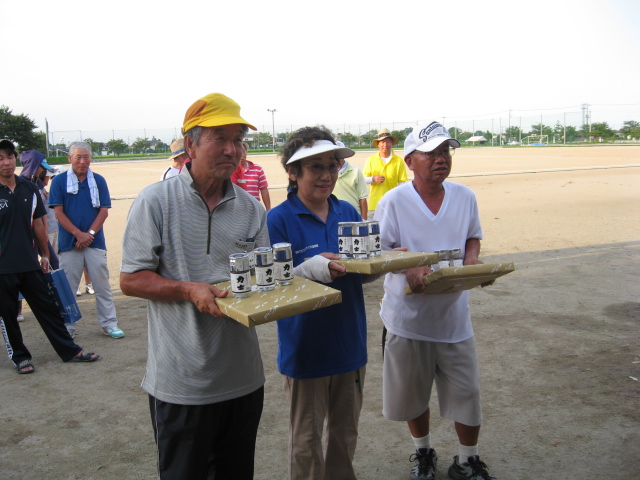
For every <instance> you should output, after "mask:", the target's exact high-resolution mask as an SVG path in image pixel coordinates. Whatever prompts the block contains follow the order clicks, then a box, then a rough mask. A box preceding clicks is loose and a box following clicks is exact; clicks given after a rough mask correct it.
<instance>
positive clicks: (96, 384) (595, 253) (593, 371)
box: [0, 146, 640, 480]
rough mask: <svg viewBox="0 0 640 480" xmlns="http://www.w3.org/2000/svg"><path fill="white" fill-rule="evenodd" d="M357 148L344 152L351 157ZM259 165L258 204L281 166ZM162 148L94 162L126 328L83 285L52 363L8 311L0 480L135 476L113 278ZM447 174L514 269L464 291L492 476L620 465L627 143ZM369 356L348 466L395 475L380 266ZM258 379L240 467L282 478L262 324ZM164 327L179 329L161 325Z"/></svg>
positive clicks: (139, 372)
mask: <svg viewBox="0 0 640 480" xmlns="http://www.w3.org/2000/svg"><path fill="white" fill-rule="evenodd" d="M366 157H367V154H365V153H359V154H358V155H357V156H356V157H354V158H353V163H355V164H356V165H359V166H362V165H363V164H364V161H365V159H366ZM253 160H255V161H256V163H259V164H260V165H262V166H263V167H264V168H265V171H266V173H267V176H268V179H269V182H270V184H271V186H272V190H271V196H272V200H273V204H274V205H277V204H278V203H280V202H281V201H282V200H283V198H284V196H285V190H284V188H283V186H284V184H285V183H286V178H285V176H284V174H283V172H282V169H281V167H280V165H279V163H278V160H277V159H276V158H275V157H274V156H270V155H268V156H260V157H255V158H253ZM166 163H167V162H158V161H147V162H135V163H133V162H129V163H102V164H97V163H95V164H94V165H93V169H94V171H96V172H98V173H100V174H102V175H104V176H105V177H106V178H107V181H108V183H109V187H110V190H111V194H112V197H113V198H114V201H113V208H112V209H111V213H110V216H109V218H108V220H107V223H106V226H105V228H106V232H107V238H108V247H109V264H110V269H111V277H112V286H113V289H114V294H115V299H116V306H117V310H118V317H119V320H120V326H121V327H122V328H123V329H124V330H125V331H126V334H127V335H126V338H124V339H122V340H113V339H110V338H108V337H106V336H104V335H102V333H101V331H100V329H99V327H98V324H97V320H96V318H95V309H94V301H93V298H92V297H90V296H88V295H86V294H85V295H83V296H82V297H81V298H80V299H79V304H80V307H81V309H82V312H83V315H84V318H83V319H82V320H81V321H80V324H79V334H78V337H77V342H78V343H79V344H80V345H82V346H83V347H85V348H88V349H90V350H92V351H96V352H98V353H100V354H101V355H102V357H103V358H102V360H101V361H99V362H97V363H95V364H82V365H77V364H63V363H61V362H60V359H59V358H58V357H57V356H56V355H55V353H54V351H53V349H52V348H51V346H50V345H49V344H48V342H47V341H46V339H45V337H44V334H43V332H42V330H41V329H40V328H39V326H38V325H37V322H36V321H35V319H34V317H33V315H32V314H31V312H30V311H29V310H28V309H26V311H25V317H26V321H25V322H24V323H23V324H22V328H23V333H24V336H25V339H26V343H27V345H28V346H29V348H30V349H31V351H32V353H33V356H34V364H35V366H36V373H35V374H33V375H24V376H22V375H17V374H16V372H15V369H14V367H13V364H12V363H11V362H10V361H8V360H5V361H3V362H1V363H0V433H1V435H0V478H1V479H5V480H12V479H25V478H30V479H60V480H66V479H83V480H84V479H86V480H89V479H96V480H98V479H105V480H122V479H152V478H156V471H155V446H154V442H153V438H152V429H151V425H150V421H149V414H148V410H147V400H146V394H145V393H144V392H143V391H142V390H141V389H140V387H139V385H140V381H141V378H142V376H143V373H144V367H145V362H146V311H145V310H146V305H145V302H144V301H143V300H140V299H136V298H129V297H125V296H124V295H122V293H121V292H120V289H119V285H118V269H119V263H120V256H121V245H120V241H121V236H122V230H123V227H124V224H125V221H126V214H127V212H128V209H129V207H130V205H131V202H132V199H133V198H134V197H135V195H136V194H137V192H139V191H140V189H141V188H143V187H144V186H146V185H148V184H150V183H153V182H155V181H156V179H157V178H158V177H159V176H160V174H161V172H162V171H163V169H164V168H165V167H166V165H165V164H166ZM450 179H451V180H452V181H456V182H460V183H463V184H465V185H468V186H470V187H471V188H472V189H473V190H474V191H475V192H476V194H477V196H478V201H479V205H480V212H481V216H482V223H483V227H484V234H485V239H484V241H483V252H482V253H483V260H484V261H485V262H498V261H514V262H516V264H517V271H516V272H515V273H512V274H510V275H508V276H506V277H504V278H502V279H500V280H498V282H497V283H496V284H495V285H494V286H492V287H489V288H485V289H482V290H481V289H476V290H474V291H473V293H472V296H471V309H472V316H473V320H474V325H475V330H476V336H477V342H478V348H479V355H480V363H481V371H482V393H483V405H484V414H485V422H484V426H483V429H482V433H481V439H480V442H481V443H480V449H481V455H482V458H483V459H484V460H485V461H486V462H487V463H488V464H489V466H490V468H491V470H492V473H493V474H494V475H496V476H497V477H498V478H499V479H501V480H505V479H512V480H513V479H564V478H579V479H585V480H586V479H596V478H598V479H599V478H607V479H621V480H631V479H638V478H639V474H638V472H639V471H640V456H639V455H638V445H639V444H640V382H639V381H638V379H640V364H639V363H638V362H639V361H640V333H639V327H640V303H639V294H638V280H637V279H638V274H637V272H638V268H640V241H639V239H640V235H639V233H640V202H639V200H640V195H639V194H638V192H639V191H640V189H639V187H640V147H624V146H619V147H592V148H583V147H573V148H569V147H561V148H550V147H547V148H544V147H543V148H540V147H538V148H536V147H531V148H525V149H507V148H476V149H474V148H467V149H461V150H460V151H458V153H457V154H456V156H455V158H454V167H453V175H452V176H451V178H450ZM365 288H366V291H365V293H366V299H367V314H368V322H369V364H368V367H367V378H366V384H365V392H366V395H365V402H364V407H363V411H362V417H361V422H360V439H359V443H358V449H357V451H356V458H355V465H356V471H357V473H358V476H359V478H362V479H406V478H408V472H409V469H410V467H411V463H410V462H409V460H408V458H409V455H410V453H411V452H412V443H411V439H410V437H409V433H408V430H407V427H406V426H405V425H404V424H402V423H396V422H390V421H387V420H385V419H384V418H383V417H382V415H381V355H380V331H381V328H382V327H381V321H380V319H379V317H378V299H379V297H380V296H381V295H382V281H381V280H380V281H377V282H375V283H373V284H370V285H367V286H366V287H365ZM258 332H259V336H260V339H261V348H262V355H263V358H264V363H265V369H266V376H267V383H266V386H265V388H266V398H265V406H264V414H263V417H262V422H261V425H260V432H259V437H258V446H257V450H258V453H257V458H256V478H258V479H265V480H266V479H283V478H286V442H287V405H286V398H285V395H284V393H283V391H282V380H281V376H280V374H279V373H278V372H277V369H276V367H275V355H276V349H277V339H276V333H275V325H274V324H267V325H262V326H259V327H258ZM176 333H179V329H177V331H176ZM432 407H433V411H434V414H433V415H432V418H433V427H432V435H433V437H434V440H435V446H436V449H437V450H438V454H439V456H440V465H439V466H438V475H437V478H438V479H445V478H448V477H447V474H446V470H447V468H448V465H449V463H450V461H451V458H452V457H453V455H455V454H456V453H457V452H456V444H457V442H456V438H455V434H454V432H453V428H452V425H451V424H450V423H449V422H447V421H443V420H442V419H440V418H439V416H438V414H437V404H436V402H435V399H434V400H433V401H432Z"/></svg>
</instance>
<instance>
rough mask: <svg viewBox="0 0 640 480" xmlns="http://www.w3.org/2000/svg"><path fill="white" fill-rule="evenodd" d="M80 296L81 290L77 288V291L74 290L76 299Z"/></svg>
mask: <svg viewBox="0 0 640 480" xmlns="http://www.w3.org/2000/svg"><path fill="white" fill-rule="evenodd" d="M81 296H82V290H80V287H78V290H76V297H81Z"/></svg>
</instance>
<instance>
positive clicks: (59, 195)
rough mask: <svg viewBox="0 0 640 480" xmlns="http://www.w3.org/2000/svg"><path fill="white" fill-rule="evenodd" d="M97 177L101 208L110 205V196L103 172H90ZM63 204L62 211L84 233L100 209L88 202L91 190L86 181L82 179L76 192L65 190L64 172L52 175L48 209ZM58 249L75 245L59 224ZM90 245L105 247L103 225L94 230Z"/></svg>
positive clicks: (65, 176)
mask: <svg viewBox="0 0 640 480" xmlns="http://www.w3.org/2000/svg"><path fill="white" fill-rule="evenodd" d="M93 178H95V180H96V185H97V187H98V194H99V195H100V208H111V197H110V196H109V189H108V188H107V182H106V181H105V179H104V177H103V176H102V175H98V174H97V173H95V172H94V173H93ZM58 206H62V207H63V208H64V214H65V215H66V216H67V217H69V220H71V222H72V223H73V224H74V225H75V226H76V227H78V228H79V229H80V230H82V231H83V232H88V231H89V229H90V228H91V224H92V223H93V221H94V220H95V219H96V217H97V216H98V213H99V212H100V208H93V205H92V204H91V193H90V191H89V182H88V181H87V179H86V178H85V179H84V180H83V181H82V182H78V193H77V194H75V195H72V194H71V193H67V172H64V173H62V174H60V175H56V176H55V177H53V181H52V182H51V189H50V192H49V208H53V207H58ZM58 232H59V233H58V248H59V249H60V251H61V252H68V251H69V250H73V248H74V247H75V244H76V237H74V236H73V235H71V233H69V232H68V231H66V230H65V229H64V227H63V226H62V225H60V228H59V229H58ZM89 247H91V248H99V249H101V250H106V249H107V244H106V242H105V240H104V228H101V229H100V230H98V231H97V232H96V234H95V235H94V238H93V242H92V243H91V245H89Z"/></svg>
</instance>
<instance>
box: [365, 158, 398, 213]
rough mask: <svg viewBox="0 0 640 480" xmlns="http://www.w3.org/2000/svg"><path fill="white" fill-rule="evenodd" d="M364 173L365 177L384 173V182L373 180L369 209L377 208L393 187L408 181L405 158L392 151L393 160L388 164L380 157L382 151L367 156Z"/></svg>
mask: <svg viewBox="0 0 640 480" xmlns="http://www.w3.org/2000/svg"><path fill="white" fill-rule="evenodd" d="M363 173H364V176H365V177H373V176H375V175H384V178H385V180H384V183H373V182H371V192H370V194H369V210H375V209H376V206H377V205H378V202H379V201H380V199H381V198H382V197H383V196H384V194H385V193H387V192H388V191H389V190H391V189H392V188H396V187H397V186H398V185H399V184H400V183H402V182H406V181H407V167H406V166H405V164H404V160H403V159H402V158H400V157H399V156H398V155H396V154H395V153H393V152H392V153H391V160H389V161H388V162H387V163H386V164H385V163H384V162H383V161H382V159H381V158H380V152H378V153H376V154H375V155H371V156H370V157H369V158H367V162H366V163H365V164H364V169H363Z"/></svg>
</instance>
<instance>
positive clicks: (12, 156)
mask: <svg viewBox="0 0 640 480" xmlns="http://www.w3.org/2000/svg"><path fill="white" fill-rule="evenodd" d="M15 169H16V148H15V146H14V144H13V143H12V142H10V141H9V140H2V141H0V331H2V336H3V340H4V343H5V346H6V348H7V353H8V355H9V358H10V359H11V360H12V361H13V363H14V364H15V365H16V367H17V369H18V373H21V374H25V373H33V372H34V371H35V369H34V367H33V364H32V363H31V360H32V358H31V353H29V350H28V349H27V347H26V346H25V344H24V341H23V339H22V332H21V331H20V327H19V325H18V321H17V315H18V291H20V292H22V295H23V296H24V298H25V299H26V300H27V302H28V303H29V306H30V307H31V310H32V311H33V313H34V315H35V317H36V319H37V320H38V323H40V326H41V327H42V329H43V330H44V333H45V334H46V335H47V338H48V339H49V342H50V343H51V345H52V346H53V348H54V350H55V351H56V353H57V354H58V356H59V357H60V358H61V359H62V360H63V361H64V362H93V361H95V360H97V359H98V358H100V356H99V355H96V354H95V353H88V352H85V351H84V350H83V349H82V348H81V347H79V346H78V345H76V344H75V342H74V341H73V340H72V338H71V336H70V335H69V332H67V329H66V328H65V326H64V320H63V318H62V316H61V315H60V312H59V311H58V309H57V307H56V305H55V302H54V300H53V298H52V297H51V296H50V294H49V292H48V288H47V284H46V282H45V277H44V274H45V273H47V272H48V271H49V257H48V256H47V254H44V255H43V256H42V257H41V258H40V260H38V248H39V249H40V251H41V252H47V253H48V251H49V250H48V248H47V240H48V239H47V230H46V226H45V225H46V224H45V222H43V221H42V217H44V216H45V215H46V211H45V209H44V204H43V203H42V198H41V197H40V193H39V192H38V187H37V185H35V184H34V183H33V182H31V181H29V180H26V179H23V178H21V177H18V176H17V175H15Z"/></svg>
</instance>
